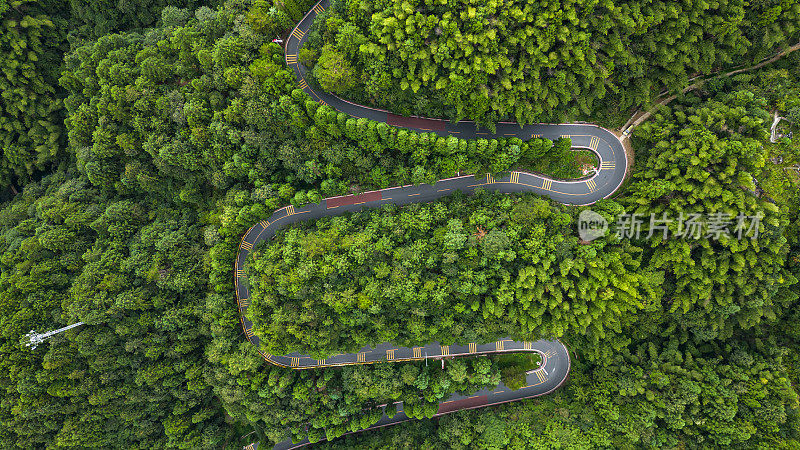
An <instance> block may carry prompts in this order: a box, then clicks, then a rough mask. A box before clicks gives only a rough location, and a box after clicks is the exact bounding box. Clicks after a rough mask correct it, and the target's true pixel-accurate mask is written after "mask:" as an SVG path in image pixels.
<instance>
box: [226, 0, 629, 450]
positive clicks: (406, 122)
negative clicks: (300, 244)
mask: <svg viewBox="0 0 800 450" xmlns="http://www.w3.org/2000/svg"><path fill="white" fill-rule="evenodd" d="M329 3H330V2H329V0H322V1H320V2H319V3H317V4H316V5H315V6H314V7H313V8H312V10H311V11H309V12H308V14H306V16H305V17H303V19H302V20H301V21H300V23H299V24H298V25H297V27H296V28H295V29H294V30H293V31H292V32H291V34H290V35H289V38H288V40H287V42H286V63H287V65H288V66H289V67H292V68H293V70H294V72H295V75H296V76H297V80H298V83H299V85H300V87H301V88H302V89H303V90H304V91H305V92H306V93H307V94H308V95H309V96H311V97H312V98H313V99H315V100H317V101H319V102H320V103H323V104H327V105H330V106H331V107H333V108H335V109H336V110H338V111H340V112H344V113H346V114H348V115H350V116H351V117H355V118H362V117H363V118H367V119H370V120H374V121H378V122H386V123H387V124H389V125H393V126H398V127H404V128H408V129H412V130H417V131H423V132H424V131H432V132H435V133H437V134H439V135H441V136H457V137H460V138H467V139H469V138H501V137H518V138H520V139H531V138H535V137H543V138H547V139H551V140H555V139H558V138H560V137H567V138H570V139H571V140H572V146H573V148H582V149H588V150H591V151H593V152H595V153H596V154H597V155H598V157H599V159H600V163H599V170H597V171H596V172H595V173H594V175H593V176H591V177H590V178H586V179H582V180H578V181H565V180H556V179H552V178H548V177H545V176H542V175H539V174H533V173H527V172H511V173H510V174H506V175H504V176H501V177H498V178H494V177H493V176H492V175H487V176H486V177H485V178H481V179H476V178H475V177H474V176H472V175H467V176H458V177H453V178H448V179H444V180H439V181H438V182H436V183H435V184H433V185H425V184H423V185H419V186H413V185H407V186H398V187H393V188H388V189H382V190H379V191H372V192H366V193H363V194H359V195H351V196H340V197H331V198H326V199H323V200H322V201H321V202H320V203H318V204H308V205H305V206H302V207H294V206H286V207H283V208H281V209H279V210H277V211H275V212H274V213H273V214H272V216H271V217H270V218H269V219H267V220H265V221H262V222H259V223H258V224H255V225H253V226H252V227H251V228H250V229H249V230H248V231H247V233H245V235H244V237H243V238H242V241H241V244H240V246H239V253H238V255H237V257H236V263H235V273H234V282H235V286H236V298H237V302H238V306H239V317H240V320H241V324H242V328H243V330H244V333H245V336H246V337H247V339H248V340H249V341H250V342H251V343H252V344H254V345H255V346H256V348H258V347H259V342H260V341H259V338H258V336H255V335H254V334H253V323H252V322H251V321H250V320H249V319H248V318H247V316H246V313H247V308H248V306H249V304H250V302H249V299H250V288H249V284H248V282H247V278H246V275H245V272H244V267H245V263H246V262H247V258H248V257H249V256H250V253H251V252H252V251H253V249H254V248H255V247H256V245H257V244H258V243H260V242H262V241H268V240H270V239H272V237H274V236H275V233H276V232H277V231H278V230H280V229H281V228H283V227H285V226H287V225H290V224H292V223H295V222H299V221H305V220H313V219H318V218H320V217H326V216H332V215H339V214H344V213H347V212H354V211H358V210H360V209H362V208H375V207H380V206H381V205H384V204H388V203H392V204H395V205H407V204H410V203H419V202H430V201H433V200H436V199H438V198H441V197H443V196H445V195H450V194H452V193H453V192H454V191H457V190H460V191H463V192H466V193H471V192H473V191H474V190H475V189H478V188H482V189H491V190H497V191H500V192H504V193H515V192H535V193H537V194H540V195H546V196H548V197H550V198H551V199H553V200H555V201H558V202H561V203H567V204H574V205H588V204H591V203H594V202H596V201H598V200H601V199H603V198H606V197H608V196H610V195H612V194H613V193H614V192H615V191H616V190H617V189H618V188H619V186H620V185H621V184H622V181H623V179H624V178H625V171H626V169H627V157H626V154H625V150H624V148H623V146H622V143H621V142H620V140H619V139H618V138H617V137H616V136H615V135H614V134H613V133H611V132H610V131H608V130H606V129H603V128H600V127H598V126H595V125H589V124H532V125H525V126H522V127H520V126H519V125H518V124H516V123H499V124H498V125H497V130H496V132H495V133H494V134H490V133H489V132H488V131H486V130H481V129H480V128H478V127H476V125H475V123H474V122H471V121H461V122H458V123H455V124H453V123H450V122H448V121H444V120H439V119H430V118H423V117H402V116H397V115H395V114H392V113H390V112H388V111H384V110H379V109H374V108H368V107H366V106H362V105H357V104H354V103H350V102H348V101H346V100H343V99H341V98H339V97H336V96H335V95H332V94H330V93H327V92H322V91H318V90H314V89H312V88H311V87H310V86H309V85H308V83H307V82H306V80H305V76H306V68H305V66H303V65H302V64H300V63H298V60H297V54H298V50H299V49H300V47H301V46H302V44H303V43H304V42H305V38H306V33H307V32H308V30H309V29H310V27H311V24H312V23H313V21H314V19H315V18H316V16H317V14H319V13H321V12H323V11H324V10H325V9H326V8H328V6H329ZM525 351H527V352H536V353H539V355H540V356H541V357H542V364H541V366H540V367H539V368H538V369H537V370H535V371H531V372H529V373H528V375H527V378H526V381H527V384H526V386H525V387H523V388H521V389H518V390H516V391H512V390H510V389H509V388H507V387H506V386H504V385H503V384H502V383H501V384H500V385H498V386H497V388H495V389H493V390H484V391H480V392H477V393H475V394H473V395H470V396H462V395H460V394H453V395H451V396H450V397H449V398H448V399H447V400H446V401H443V402H441V403H440V404H439V411H438V412H437V414H436V415H437V416H438V415H442V414H447V413H450V412H454V411H459V410H463V409H472V408H481V407H484V406H490V405H497V404H500V403H505V402H511V401H515V400H520V399H523V398H531V397H537V396H540V395H545V394H548V393H550V392H552V391H554V390H555V389H557V388H558V387H559V386H561V384H562V383H563V382H564V381H565V380H566V378H567V375H568V374H569V370H570V358H569V352H568V351H567V348H566V347H565V346H564V344H562V343H561V342H559V341H548V340H539V341H535V342H517V341H513V340H510V339H501V340H499V341H497V342H493V343H490V344H475V343H469V344H467V345H440V344H439V343H431V344H428V345H422V346H419V347H413V348H408V347H396V346H393V345H391V344H388V343H386V344H380V345H378V346H376V347H365V348H362V349H361V350H360V351H359V352H358V353H350V354H340V355H334V356H331V357H330V358H327V359H324V360H315V359H313V358H311V357H308V356H305V355H301V354H297V353H292V354H288V355H282V356H276V355H270V354H268V353H265V352H263V351H261V350H260V349H259V353H260V354H261V356H262V357H263V358H264V359H265V360H267V361H269V362H270V363H272V364H275V365H278V366H282V367H286V368H290V369H313V368H324V367H338V366H345V365H350V364H370V363H375V362H380V361H413V360H425V359H431V358H433V359H441V358H446V357H454V356H467V355H479V354H489V353H502V352H525ZM408 419H409V418H408V417H407V416H406V415H405V414H404V413H403V409H402V404H399V405H398V413H397V414H396V415H395V416H393V417H392V418H389V417H388V416H386V415H384V416H383V418H382V419H381V420H380V421H379V422H378V423H376V424H375V425H373V426H372V427H370V428H368V429H373V428H379V427H384V426H389V425H393V424H396V423H399V422H402V421H404V420H408ZM307 444H308V441H303V442H300V443H297V444H293V443H292V442H291V440H287V441H284V442H280V443H278V444H277V445H276V446H275V449H291V448H297V447H301V446H303V445H307ZM249 447H251V448H257V447H258V444H253V445H252V446H249Z"/></svg>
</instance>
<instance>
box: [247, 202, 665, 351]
mask: <svg viewBox="0 0 800 450" xmlns="http://www.w3.org/2000/svg"><path fill="white" fill-rule="evenodd" d="M606 208H608V209H610V210H614V209H618V208H619V206H618V205H616V204H615V203H609V204H608V205H607V206H606ZM639 255H640V249H639V248H637V247H634V246H632V245H629V243H628V242H621V243H620V244H612V243H609V242H606V241H597V242H595V243H592V244H589V245H581V244H580V243H579V239H578V236H577V232H576V230H575V227H574V220H573V217H572V216H571V215H570V212H569V211H568V210H567V209H566V208H564V207H560V206H553V205H551V204H549V203H548V202H547V201H545V200H542V199H539V198H537V197H536V196H535V195H533V194H527V195H521V196H513V197H510V196H506V195H503V194H499V193H489V192H485V191H483V192H480V193H478V194H476V195H475V196H470V197H465V196H463V195H454V196H451V197H448V198H446V199H443V200H440V201H438V202H436V203H432V204H413V205H409V206H406V207H403V208H398V207H395V206H394V205H388V206H385V207H383V208H381V209H380V210H371V211H368V212H361V213H356V214H353V215H342V216H335V217H333V218H325V219H320V220H317V221H316V222H314V223H302V224H300V225H298V226H295V227H292V228H289V229H286V230H282V231H279V236H278V237H276V240H275V241H274V242H271V243H269V245H264V246H262V247H260V248H259V249H257V250H256V251H255V253H253V261H252V262H251V263H250V264H249V267H248V268H247V271H248V276H249V279H250V280H251V281H250V283H251V290H252V292H251V306H250V308H248V311H247V312H248V317H249V318H250V319H251V320H252V321H253V322H254V323H255V325H254V330H255V333H256V334H257V335H258V336H260V337H261V339H262V341H261V342H262V343H263V347H264V348H263V350H265V351H268V352H269V353H272V354H286V353H288V352H292V351H298V352H301V353H303V354H310V355H312V356H314V357H315V358H316V357H319V358H324V357H326V356H330V354H332V353H336V352H342V351H348V352H352V351H357V349H358V348H360V347H363V346H365V345H374V344H377V343H381V342H394V343H396V344H398V345H402V346H413V345H415V344H418V343H420V342H431V341H439V342H442V343H444V344H452V343H460V344H466V343H467V342H480V343H484V342H491V341H493V340H495V339H497V338H498V337H501V336H514V337H517V338H519V339H529V340H530V339H536V338H540V337H544V336H552V337H561V336H564V335H565V334H568V333H579V334H582V335H585V336H587V339H589V340H592V341H594V342H598V341H599V340H602V339H604V340H606V341H614V339H612V338H611V336H612V335H614V334H616V333H619V331H620V329H621V326H622V325H623V324H624V323H625V322H626V321H628V319H629V318H631V317H633V315H634V314H633V313H634V312H636V311H639V310H642V309H647V308H648V306H649V305H651V304H653V303H654V302H658V300H659V299H660V288H659V283H660V277H659V274H658V273H656V272H653V271H651V270H649V269H648V268H646V267H640V265H639Z"/></svg>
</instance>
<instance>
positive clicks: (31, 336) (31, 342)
mask: <svg viewBox="0 0 800 450" xmlns="http://www.w3.org/2000/svg"><path fill="white" fill-rule="evenodd" d="M80 325H83V322H78V323H73V324H72V325H68V326H66V327H64V328H59V329H57V330H53V331H48V332H47V333H43V334H40V333H37V332H36V331H35V330H31V331H29V332H28V334H26V335H25V338H27V339H28V342H26V343H25V346H26V347H31V350H35V349H36V347H37V346H38V345H39V344H41V343H42V342H44V341H46V340H47V339H49V338H51V337H53V336H55V335H57V334H58V333H61V332H62V331H67V330H71V329H73V328H75V327H77V326H80ZM23 340H24V339H23Z"/></svg>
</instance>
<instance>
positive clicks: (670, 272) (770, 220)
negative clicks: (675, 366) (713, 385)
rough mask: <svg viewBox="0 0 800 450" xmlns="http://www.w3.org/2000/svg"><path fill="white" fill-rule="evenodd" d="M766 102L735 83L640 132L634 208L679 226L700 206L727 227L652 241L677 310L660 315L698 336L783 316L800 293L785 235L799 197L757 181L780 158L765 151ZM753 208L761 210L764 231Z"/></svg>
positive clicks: (669, 307)
mask: <svg viewBox="0 0 800 450" xmlns="http://www.w3.org/2000/svg"><path fill="white" fill-rule="evenodd" d="M766 105H767V103H766V100H765V99H763V98H759V97H756V96H755V95H754V94H753V93H752V92H749V91H734V92H730V93H728V94H725V95H723V96H720V97H719V99H717V100H712V101H708V102H705V103H702V104H700V105H697V106H693V107H687V108H675V109H673V110H671V111H669V112H667V113H664V114H662V115H658V116H657V117H656V118H655V120H653V121H652V122H648V123H646V124H645V125H643V126H642V128H640V130H639V132H638V133H639V134H638V135H639V136H642V139H643V140H644V142H643V143H642V145H646V146H647V147H648V148H649V151H648V153H647V155H646V157H645V158H643V159H642V161H641V170H640V171H639V172H638V173H637V174H636V175H634V177H633V183H632V184H631V186H630V189H629V194H628V195H627V196H626V198H625V200H624V202H623V203H624V204H625V205H626V206H628V207H629V211H628V212H629V213H639V214H641V215H642V216H646V217H650V214H653V215H654V216H655V217H656V218H662V217H663V215H664V214H666V216H667V217H671V218H673V220H674V221H673V222H672V223H670V224H669V226H670V229H671V231H672V232H673V233H678V232H680V228H681V224H680V223H679V221H678V220H677V219H679V218H680V217H683V218H685V219H687V221H686V222H684V224H683V231H684V232H686V231H687V229H688V228H689V226H690V225H688V223H689V222H688V218H689V217H690V216H691V215H692V214H699V215H700V217H701V218H702V220H703V221H706V222H709V223H710V222H713V220H714V217H716V218H717V219H718V223H719V224H721V225H722V227H723V228H722V229H721V230H718V231H717V232H713V231H712V230H710V228H709V227H708V226H706V227H705V228H704V229H702V230H701V233H699V234H697V235H696V236H691V235H690V236H688V237H684V238H678V239H668V240H666V241H662V240H661V238H660V237H659V236H660V235H659V234H656V235H655V236H654V237H653V239H652V240H651V245H650V247H651V249H649V250H648V251H646V254H647V256H648V259H647V261H648V262H647V265H648V266H651V267H653V268H658V269H663V270H664V271H665V273H666V283H665V284H666V286H668V288H667V289H665V291H666V295H665V298H664V302H663V307H664V310H665V311H664V312H665V313H668V316H660V317H662V318H665V317H670V319H669V320H670V321H673V320H674V323H675V324H679V325H668V326H679V327H680V328H681V329H688V330H691V332H692V333H693V334H694V336H695V338H696V339H697V340H698V341H699V342H702V341H705V340H711V339H715V338H727V337H730V336H731V335H732V334H733V333H734V332H735V330H737V329H749V328H752V327H753V326H755V325H757V324H758V323H760V322H761V321H764V320H771V319H774V318H775V317H776V316H779V315H780V314H781V313H782V310H783V309H784V308H786V307H788V305H790V304H791V303H792V302H794V301H795V300H796V299H797V298H798V295H797V293H796V287H795V286H796V283H797V278H796V277H795V276H793V275H792V274H791V272H790V269H789V268H788V267H787V256H788V252H789V244H788V240H787V236H786V230H787V228H786V227H787V225H788V224H789V220H788V218H789V216H788V215H789V210H790V209H792V208H794V209H796V208H797V206H796V205H791V204H790V203H784V202H779V203H776V201H775V200H774V199H772V198H770V197H769V194H768V193H765V192H764V190H763V189H761V188H759V187H758V184H759V183H760V181H759V180H761V179H762V178H763V175H764V174H766V172H767V171H766V170H764V169H763V168H764V167H765V166H766V165H767V164H768V163H769V164H770V165H772V163H771V162H770V161H768V160H767V159H766V157H765V153H764V151H763V145H764V144H763V142H765V141H766V139H767V132H766V126H767V125H768V124H769V123H770V120H769V119H770V118H769V115H768V114H767V112H766V111H765V110H764V107H766ZM642 156H645V155H642ZM786 200H788V199H786ZM741 216H744V217H743V218H741V219H739V217H741ZM752 217H759V218H760V219H759V220H756V222H760V228H759V229H758V234H757V237H756V230H755V229H753V230H751V227H752V226H753V222H754V220H753V219H751V218H752ZM707 225H708V224H707ZM691 234H694V233H691ZM654 322H657V321H654Z"/></svg>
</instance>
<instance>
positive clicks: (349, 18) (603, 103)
mask: <svg viewBox="0 0 800 450" xmlns="http://www.w3.org/2000/svg"><path fill="white" fill-rule="evenodd" d="M798 36H800V3H798V2H797V1H796V0H790V1H785V2H753V3H746V2H742V1H739V0H731V1H728V0H723V1H718V2H690V3H681V2H669V1H639V0H620V1H616V2H614V1H611V0H603V1H572V0H564V1H550V2H526V1H520V0H510V1H497V0H490V1H474V0H449V1H446V0H441V1H439V0H398V1H394V0H370V1H361V0H332V2H331V7H330V8H329V9H328V10H327V11H325V12H324V13H322V14H321V15H320V16H319V17H318V19H317V20H316V21H315V22H314V29H313V30H312V32H311V33H309V42H308V44H307V45H306V52H305V54H304V55H303V54H301V59H303V60H304V61H307V62H310V63H311V64H312V65H313V63H314V62H317V66H316V67H314V70H313V75H314V76H315V77H316V79H317V80H318V82H319V83H320V84H321V85H322V86H323V87H324V88H328V89H330V90H333V91H334V92H336V93H338V94H341V95H344V96H346V97H348V98H352V99H355V100H356V101H359V102H369V103H371V104H375V105H379V106H382V107H386V108H389V109H391V110H393V111H395V112H397V113H402V114H408V113H414V114H420V115H425V116H429V117H439V116H446V117H449V118H452V119H453V120H460V119H463V118H468V119H472V120H476V121H478V122H480V123H485V124H490V123H492V122H497V121H499V120H515V121H517V122H520V123H532V122H548V121H549V122H561V121H563V120H564V119H565V118H567V117H572V118H575V117H578V116H581V117H588V116H590V113H592V112H594V111H597V110H607V111H610V112H611V113H612V114H615V113H616V114H619V113H620V112H621V111H625V110H627V109H628V108H630V107H635V106H639V105H642V104H647V103H649V102H650V101H652V99H653V98H654V96H655V95H656V94H658V92H659V91H660V90H661V89H663V88H667V89H670V90H677V89H680V88H682V87H684V86H685V85H686V84H688V83H687V81H688V79H689V78H691V77H693V76H695V75H697V74H707V73H710V72H712V71H714V70H718V69H719V68H721V67H724V66H725V65H731V64H740V63H741V64H745V65H749V64H752V63H753V62H756V61H758V60H759V59H761V58H764V57H765V56H767V55H769V54H771V53H774V52H775V51H776V50H777V49H779V48H781V47H782V46H786V45H787V44H793V43H795V42H797V38H798ZM332 61H340V63H338V64H336V65H335V66H332V65H331V62H332ZM332 67H336V68H337V69H338V72H339V75H337V74H336V73H334V72H332V71H331V68H332ZM351 74H352V76H351ZM343 78H347V80H344V79H343ZM616 117H621V115H620V116H616ZM623 121H624V119H623ZM616 125H617V126H619V125H621V123H618V124H616Z"/></svg>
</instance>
